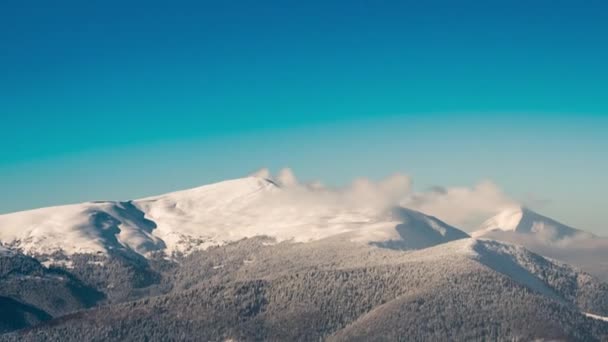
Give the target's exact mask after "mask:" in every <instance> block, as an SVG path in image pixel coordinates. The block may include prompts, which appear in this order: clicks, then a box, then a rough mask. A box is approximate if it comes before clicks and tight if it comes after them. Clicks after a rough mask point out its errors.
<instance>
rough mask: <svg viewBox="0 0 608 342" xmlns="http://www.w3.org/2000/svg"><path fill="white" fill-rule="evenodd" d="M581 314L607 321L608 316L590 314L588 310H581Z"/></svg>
mask: <svg viewBox="0 0 608 342" xmlns="http://www.w3.org/2000/svg"><path fill="white" fill-rule="evenodd" d="M583 315H585V316H587V317H590V318H593V319H599V320H600V321H604V322H608V317H606V316H599V315H594V314H590V313H588V312H583Z"/></svg>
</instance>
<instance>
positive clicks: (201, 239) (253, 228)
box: [0, 177, 467, 256]
mask: <svg viewBox="0 0 608 342" xmlns="http://www.w3.org/2000/svg"><path fill="white" fill-rule="evenodd" d="M315 191H316V190H310V189H308V190H306V189H303V188H301V187H298V186H292V187H289V186H284V187H280V186H278V185H277V184H276V183H274V182H272V181H270V180H268V179H265V178H262V177H246V178H241V179H235V180H228V181H224V182H219V183H215V184H210V185H206V186H201V187H198V188H194V189H189V190H183V191H177V192H173V193H169V194H165V195H160V196H154V197H148V198H144V199H140V200H134V201H126V202H115V201H109V202H88V203H82V204H74V205H66V206H58V207H50V208H43V209H37V210H31V211H24V212H18V213H13V214H7V215H0V241H2V242H4V243H6V244H8V245H9V246H15V247H18V248H21V249H22V250H23V251H24V252H25V253H28V254H51V253H53V252H57V251H60V252H63V254H66V255H71V254H74V253H107V252H108V251H110V250H115V249H124V250H127V251H132V252H135V253H137V254H140V255H143V256H147V255H149V254H150V253H152V252H155V251H163V252H165V253H166V254H167V255H172V254H173V253H174V252H181V253H185V254H187V253H190V252H192V251H194V250H197V249H205V248H208V247H210V246H217V245H223V244H226V243H228V242H231V241H236V240H239V239H243V238H248V237H253V236H269V237H271V238H273V239H275V240H276V241H277V242H280V241H292V242H309V241H315V240H320V239H324V238H327V237H331V236H336V235H344V236H345V238H348V239H350V240H352V241H356V242H361V243H369V242H374V243H376V242H382V241H391V242H394V241H401V240H404V239H408V240H411V241H422V242H424V243H425V244H435V243H439V242H445V241H450V240H453V239H456V238H462V237H467V235H466V234H465V233H463V232H461V231H459V230H457V229H455V228H453V227H450V226H448V225H447V224H445V223H443V222H441V221H439V220H437V219H435V218H432V217H429V216H426V215H424V214H422V213H419V212H416V211H413V210H407V209H404V208H396V209H395V208H381V207H377V206H372V205H370V206H365V205H360V204H359V203H357V204H356V205H355V204H353V203H350V202H348V201H341V200H339V199H341V198H338V197H335V196H333V197H332V196H329V195H327V194H326V193H324V192H323V190H319V191H318V192H315ZM408 247H416V246H415V244H414V246H412V245H409V246H408ZM424 247H427V245H424Z"/></svg>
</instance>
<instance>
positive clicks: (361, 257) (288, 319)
mask: <svg viewBox="0 0 608 342" xmlns="http://www.w3.org/2000/svg"><path fill="white" fill-rule="evenodd" d="M266 242H267V241H266V239H264V238H252V239H245V240H240V241H236V242H232V243H228V244H226V245H223V246H216V247H211V248H208V249H206V250H203V251H196V252H193V253H191V254H190V255H188V256H187V257H186V258H184V259H182V260H181V261H180V266H179V267H178V268H176V269H174V272H172V273H171V274H167V276H166V278H167V279H168V281H170V282H172V284H173V288H172V290H171V291H169V292H168V293H166V294H164V295H161V296H155V297H149V298H146V299H141V300H138V301H134V302H129V303H123V304H115V305H109V306H103V307H99V308H96V309H93V310H87V311H82V312H77V313H74V314H70V315H67V316H64V317H62V318H60V319H57V320H53V321H50V322H48V323H43V324H41V325H38V326H36V327H34V328H31V329H28V330H23V331H20V332H17V333H13V334H10V335H4V336H3V338H4V339H6V340H9V341H14V340H19V341H37V340H62V341H76V340H107V339H112V340H149V341H163V340H167V339H180V340H212V341H226V340H238V341H264V340H302V341H313V340H315V341H316V340H332V341H346V340H348V341H351V340H355V341H359V340H360V341H368V340H397V339H399V338H403V337H405V336H407V338H408V340H505V341H506V340H567V341H602V340H606V339H608V323H607V322H604V321H603V320H601V319H600V318H599V317H604V316H606V315H607V314H608V285H607V284H604V283H600V282H598V281H596V280H595V279H593V278H592V277H590V276H589V275H587V274H585V273H582V272H580V271H578V270H576V269H574V268H572V267H570V266H567V265H564V264H560V263H556V262H554V261H551V260H548V259H545V258H543V257H541V256H539V255H536V254H534V253H531V252H529V251H527V250H526V249H524V248H522V247H518V246H513V245H509V244H505V243H499V242H495V241H490V240H475V239H470V238H469V239H461V240H457V241H452V242H448V243H444V244H440V245H437V246H434V247H430V248H426V249H422V250H416V251H402V250H394V249H386V248H379V247H377V246H373V245H369V244H359V243H355V242H352V241H348V240H347V239H343V238H341V237H339V236H333V237H329V238H325V239H320V240H316V241H312V242H309V243H288V242H283V243H278V244H270V245H269V244H267V243H266ZM589 315H592V316H589Z"/></svg>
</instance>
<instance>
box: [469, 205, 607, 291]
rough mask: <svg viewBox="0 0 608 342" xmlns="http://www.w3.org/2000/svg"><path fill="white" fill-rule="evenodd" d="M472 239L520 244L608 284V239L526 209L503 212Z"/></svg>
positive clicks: (484, 224) (488, 222) (511, 209)
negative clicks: (480, 238) (482, 238)
mask: <svg viewBox="0 0 608 342" xmlns="http://www.w3.org/2000/svg"><path fill="white" fill-rule="evenodd" d="M471 236H473V237H478V238H479V237H484V238H490V239H495V240H500V241H505V242H511V243H516V244H520V245H522V246H525V247H526V248H528V249H530V250H531V251H534V252H536V253H539V254H542V255H545V256H548V257H551V258H555V259H558V260H562V261H564V262H567V263H570V264H573V265H577V266H579V267H581V268H583V269H585V270H586V271H587V272H589V273H591V274H593V275H595V276H597V277H599V278H601V279H603V280H606V281H608V239H607V238H604V237H600V236H596V235H594V234H591V233H588V232H585V231H583V230H579V229H575V228H572V227H569V226H567V225H565V224H562V223H560V222H557V221H556V220H553V219H551V218H548V217H546V216H543V215H540V214H538V213H535V212H534V211H532V210H530V209H528V208H525V207H517V208H510V209H507V210H504V211H502V212H500V213H499V214H497V215H496V216H494V217H492V218H490V219H488V220H487V221H485V222H484V223H483V224H482V225H481V227H480V228H479V230H477V231H474V232H473V233H471Z"/></svg>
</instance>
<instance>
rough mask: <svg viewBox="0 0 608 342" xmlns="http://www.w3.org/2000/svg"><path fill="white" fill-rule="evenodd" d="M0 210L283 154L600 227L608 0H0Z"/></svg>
mask: <svg viewBox="0 0 608 342" xmlns="http://www.w3.org/2000/svg"><path fill="white" fill-rule="evenodd" d="M0 43H1V47H0V118H1V122H0V213H5V212H11V211H16V210H22V209H28V208H35V207H41V206H47V205H52V204H63V203H73V202H80V201H85V200H93V199H128V198H136V197H141V196H145V195H152V194H157V193H162V192H166V191H171V190H176V189H181V188H186V187H191V186H196V185H200V184H204V183H209V182H213V181H218V180H222V179H226V178H232V177H238V176H242V175H245V174H247V173H249V172H251V171H254V170H255V169H258V168H260V167H264V166H266V167H270V168H272V169H278V168H280V167H282V166H290V167H292V168H293V169H294V170H295V171H296V173H297V174H298V175H299V176H300V178H303V179H309V180H312V179H321V180H323V181H324V182H325V183H329V184H344V183H346V182H348V181H349V180H351V179H352V178H354V177H357V176H367V177H371V178H379V177H383V176H385V175H387V174H390V173H392V172H395V171H401V172H405V173H408V174H410V175H412V176H413V178H414V181H415V185H416V188H418V189H425V188H427V187H430V186H433V185H437V184H440V185H445V186H450V185H472V184H475V183H476V182H477V181H479V180H482V179H490V180H492V181H494V182H496V183H497V184H498V185H500V186H501V187H502V188H503V189H504V191H505V192H507V193H508V194H509V195H510V196H512V197H514V198H516V199H519V200H522V201H528V202H534V203H537V205H538V206H539V208H538V209H539V210H540V211H541V212H542V213H544V214H547V215H549V216H552V217H554V218H556V219H559V220H561V221H563V222H565V223H568V224H571V225H574V226H576V227H578V228H581V229H585V230H589V231H593V232H596V233H600V234H603V235H608V226H607V225H605V224H604V222H605V219H604V218H603V213H602V211H603V210H604V208H605V207H606V204H607V201H606V198H608V197H607V196H606V194H607V192H608V181H607V180H606V175H608V158H607V155H608V153H607V151H608V137H607V136H608V134H606V129H607V128H608V62H606V61H608V3H607V2H606V1H580V0H579V1H555V0H554V1H445V2H440V1H411V2H409V1H341V2H336V1H319V2H315V1H293V2H292V1H276V2H271V1H192V2H183V1H163V2H155V1H145V2H130V1H81V0H79V1H73V2H71V1H70V2H68V1H61V0H59V1H12V0H8V1H2V3H1V4H0Z"/></svg>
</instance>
